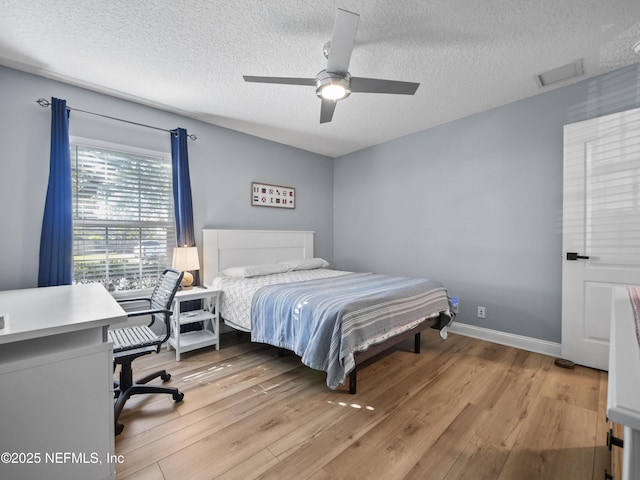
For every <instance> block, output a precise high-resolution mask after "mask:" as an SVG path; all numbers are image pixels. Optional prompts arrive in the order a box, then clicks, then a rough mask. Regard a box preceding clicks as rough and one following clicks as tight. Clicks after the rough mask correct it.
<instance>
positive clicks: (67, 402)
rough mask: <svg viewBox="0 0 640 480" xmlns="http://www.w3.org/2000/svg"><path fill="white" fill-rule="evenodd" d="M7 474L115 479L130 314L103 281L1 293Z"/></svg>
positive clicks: (0, 457)
mask: <svg viewBox="0 0 640 480" xmlns="http://www.w3.org/2000/svg"><path fill="white" fill-rule="evenodd" d="M2 314H5V315H6V316H5V322H4V323H5V324H4V328H2V329H0V409H2V411H1V413H0V478H7V479H9V478H16V479H17V478H24V479H27V478H33V479H36V478H37V479H40V478H46V479H65V480H72V479H83V480H85V479H88V478H91V479H96V480H98V479H100V480H102V479H114V478H115V469H116V468H117V463H118V461H119V460H118V458H116V457H115V456H114V438H113V363H112V357H113V355H112V350H111V344H110V343H109V342H107V340H106V338H107V336H106V330H107V327H108V326H109V325H110V324H114V323H119V322H124V321H126V319H127V317H126V314H125V312H124V311H123V310H122V308H120V306H119V305H118V304H117V302H116V301H115V300H114V299H113V298H112V297H111V295H110V294H109V293H108V292H107V291H106V290H105V289H104V288H103V287H102V286H101V285H99V284H92V285H73V286H61V287H46V288H31V289H24V290H11V291H3V292H0V315H2Z"/></svg>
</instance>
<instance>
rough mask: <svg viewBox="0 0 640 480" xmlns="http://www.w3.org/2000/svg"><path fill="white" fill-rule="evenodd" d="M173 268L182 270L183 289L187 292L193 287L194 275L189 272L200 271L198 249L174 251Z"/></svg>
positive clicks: (190, 248) (177, 248) (184, 248)
mask: <svg viewBox="0 0 640 480" xmlns="http://www.w3.org/2000/svg"><path fill="white" fill-rule="evenodd" d="M172 265H173V268H175V269H176V270H182V271H183V272H184V276H183V277H182V284H181V285H182V289H183V290H187V289H189V288H191V287H192V286H193V275H192V274H191V272H190V271H189V270H200V259H199V258H198V247H186V246H185V247H176V248H174V249H173V262H172Z"/></svg>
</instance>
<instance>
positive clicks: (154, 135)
mask: <svg viewBox="0 0 640 480" xmlns="http://www.w3.org/2000/svg"><path fill="white" fill-rule="evenodd" d="M40 97H44V98H47V99H50V98H51V97H58V98H63V99H66V100H67V105H69V106H70V107H74V108H78V109H82V110H88V111H93V112H97V113H101V114H105V115H111V116H114V117H118V118H124V119H127V120H131V121H135V122H139V123H143V124H148V125H153V126H158V127H162V128H166V129H172V128H175V127H183V128H186V129H187V130H188V131H189V133H194V134H196V135H197V136H198V140H197V141H195V142H192V141H189V142H188V148H189V163H190V170H191V181H192V191H193V202H194V205H193V210H194V223H195V229H196V238H197V240H198V242H200V239H201V235H200V233H199V232H200V230H201V229H202V228H204V227H212V228H249V229H254V228H255V229H285V230H314V231H316V254H317V255H318V256H322V257H324V258H327V259H328V260H330V261H331V259H332V258H333V160H332V159H331V158H329V157H325V156H322V155H317V154H314V153H310V152H307V151H304V150H300V149H296V148H293V147H289V146H286V145H282V144H278V143H274V142H270V141H266V140H263V139H260V138H257V137H253V136H250V135H245V134H241V133H238V132H234V131H232V130H228V129H224V128H219V127H216V126H213V125H210V124H207V123H203V122H199V121H196V120H193V119H189V118H186V117H182V116H179V115H175V114H171V113H168V112H165V111H161V110H157V109H154V108H149V107H145V106H142V105H139V104H136V103H133V102H128V101H125V100H120V99H117V98H114V97H110V96H108V95H102V94H99V93H95V92H92V91H89V90H85V89H82V88H77V87H73V86H70V85H67V84H64V83H60V82H56V81H53V80H49V79H46V78H43V77H39V76H36V75H30V74H26V73H22V72H19V71H16V70H13V69H9V68H5V67H0V108H1V111H0V145H1V146H2V148H1V150H0V152H1V153H0V230H1V232H2V233H1V234H0V272H1V273H0V290H7V289H14V288H28V287H34V286H36V284H37V275H38V250H39V242H40V229H41V223H42V213H43V208H44V199H45V195H46V188H47V180H48V175H49V135H50V133H49V132H50V122H51V111H50V109H46V110H45V109H43V108H42V107H40V106H39V105H38V104H36V103H35V101H36V100H37V99H38V98H40ZM70 134H71V135H75V136H80V137H88V138H93V139H98V140H103V141H110V142H116V143H119V144H125V145H133V146H137V147H140V148H146V149H151V150H165V151H170V149H171V147H170V139H169V134H168V133H165V132H158V131H155V130H151V129H147V128H141V127H136V126H132V125H128V124H124V123H120V122H114V121H112V120H106V119H100V118H98V117H94V116H88V115H84V114H80V113H77V112H72V113H71V119H70ZM252 181H259V182H263V183H274V184H278V185H286V186H291V187H295V188H296V194H297V196H296V208H295V209H294V210H288V209H287V210H285V209H276V208H263V207H252V206H251V205H250V193H251V182H252Z"/></svg>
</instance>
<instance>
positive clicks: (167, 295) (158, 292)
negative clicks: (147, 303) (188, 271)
mask: <svg viewBox="0 0 640 480" xmlns="http://www.w3.org/2000/svg"><path fill="white" fill-rule="evenodd" d="M183 275H184V273H183V272H179V271H178V270H173V269H171V268H167V269H166V270H165V271H164V272H162V275H160V277H159V278H158V281H157V282H156V285H155V287H153V292H152V293H151V308H152V309H165V310H171V304H172V303H173V297H175V296H176V292H177V291H178V288H179V287H180V282H182V276H183Z"/></svg>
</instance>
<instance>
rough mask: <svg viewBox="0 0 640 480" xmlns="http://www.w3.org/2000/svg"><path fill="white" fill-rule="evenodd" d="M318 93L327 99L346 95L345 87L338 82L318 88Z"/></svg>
mask: <svg viewBox="0 0 640 480" xmlns="http://www.w3.org/2000/svg"><path fill="white" fill-rule="evenodd" d="M320 95H321V96H322V98H325V99H327V100H342V99H343V98H344V97H346V96H347V89H346V88H344V85H340V84H339V83H330V84H328V85H324V86H323V87H322V88H321V89H320Z"/></svg>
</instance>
